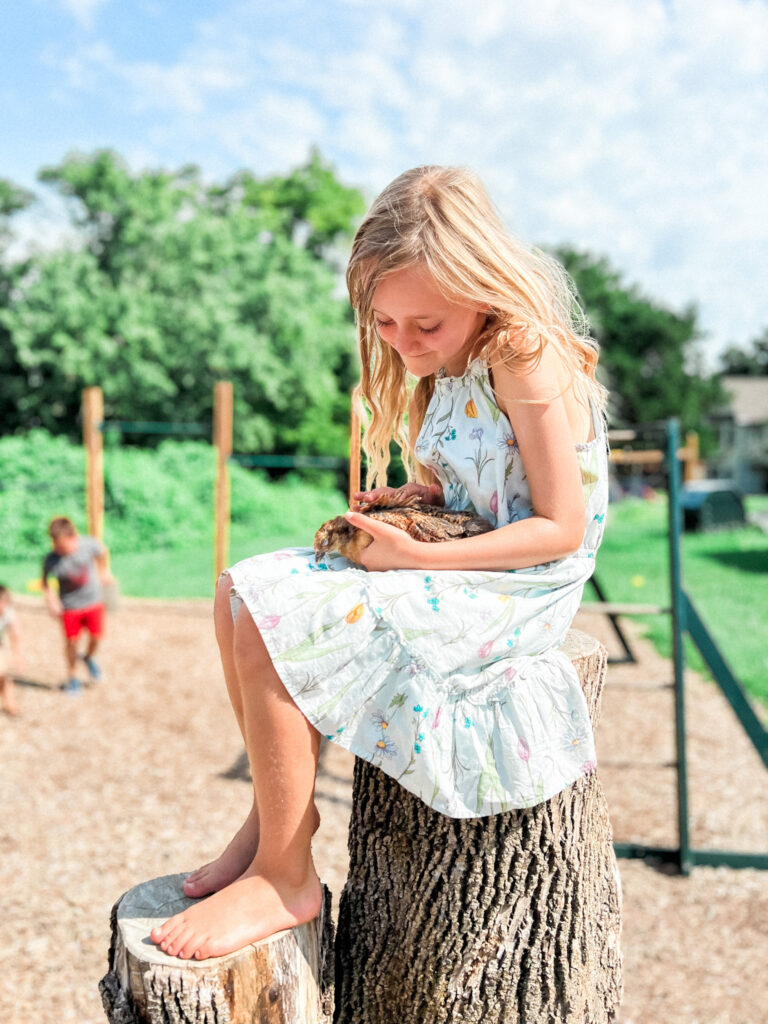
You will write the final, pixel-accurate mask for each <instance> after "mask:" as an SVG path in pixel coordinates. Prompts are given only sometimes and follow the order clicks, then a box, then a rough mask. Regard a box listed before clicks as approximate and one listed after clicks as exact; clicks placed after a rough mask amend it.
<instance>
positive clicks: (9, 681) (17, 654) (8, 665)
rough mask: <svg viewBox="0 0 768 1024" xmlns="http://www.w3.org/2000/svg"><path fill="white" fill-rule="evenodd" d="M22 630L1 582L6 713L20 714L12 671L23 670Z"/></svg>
mask: <svg viewBox="0 0 768 1024" xmlns="http://www.w3.org/2000/svg"><path fill="white" fill-rule="evenodd" d="M22 661H23V654H22V650H21V632H20V630H19V624H18V622H17V621H16V612H15V611H14V609H13V605H12V604H11V592H10V590H9V589H8V587H4V586H2V585H1V584H0V706H2V709H3V711H4V712H5V713H6V715H18V713H19V708H18V705H17V704H16V693H15V691H16V687H15V685H14V679H13V675H12V671H13V670H14V669H15V670H16V671H17V672H20V671H22V669H23V665H22Z"/></svg>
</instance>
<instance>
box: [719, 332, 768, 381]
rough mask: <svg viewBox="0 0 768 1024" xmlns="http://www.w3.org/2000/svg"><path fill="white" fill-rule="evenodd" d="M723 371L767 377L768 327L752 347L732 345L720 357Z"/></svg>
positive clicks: (735, 374)
mask: <svg viewBox="0 0 768 1024" xmlns="http://www.w3.org/2000/svg"><path fill="white" fill-rule="evenodd" d="M720 363H721V366H722V368H723V373H727V374H732V375H734V376H737V375H744V376H747V377H765V376H766V374H768V327H766V328H765V330H764V331H763V333H762V334H761V335H760V336H759V337H758V338H755V340H754V341H753V342H752V345H751V347H750V348H746V349H743V348H738V347H737V346H735V345H732V346H731V347H730V348H727V349H726V350H725V352H724V353H723V354H722V356H721V358H720Z"/></svg>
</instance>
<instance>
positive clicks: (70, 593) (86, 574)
mask: <svg viewBox="0 0 768 1024" xmlns="http://www.w3.org/2000/svg"><path fill="white" fill-rule="evenodd" d="M104 551H105V548H104V545H103V544H102V543H101V541H100V540H96V538H95V537H78V538H77V548H76V549H75V551H74V552H73V553H72V554H71V555H57V554H56V552H55V551H49V552H48V554H47V555H46V556H45V561H44V562H43V579H45V578H46V577H47V576H55V577H56V579H57V580H58V581H59V597H60V598H61V603H62V604H63V605H64V608H65V610H67V611H69V610H70V609H74V608H90V606H91V605H93V604H101V602H102V601H103V600H104V594H103V591H102V588H101V580H100V579H99V573H98V570H97V568H96V561H95V559H96V558H97V557H98V556H99V555H103V554H104Z"/></svg>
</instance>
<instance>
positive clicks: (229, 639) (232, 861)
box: [184, 575, 259, 899]
mask: <svg viewBox="0 0 768 1024" xmlns="http://www.w3.org/2000/svg"><path fill="white" fill-rule="evenodd" d="M231 587H232V580H231V579H230V577H229V575H225V576H222V577H221V579H220V580H219V583H218V586H217V587H216V598H215V600H214V604H213V621H214V625H215V627H216V640H217V641H218V644H219V652H220V654H221V667H222V668H223V670H224V680H225V682H226V684H227V692H228V694H229V700H230V703H231V704H232V710H233V711H234V713H235V718H236V719H237V724H238V726H239V727H240V733H241V735H242V737H243V742H245V726H244V723H243V699H242V696H241V694H240V677H239V676H238V674H237V666H236V665H235V650H234V640H235V624H234V621H233V619H232V609H231V606H230V603H229V594H230V589H231ZM246 614H247V613H246ZM258 845H259V809H258V807H257V805H256V796H255V794H254V798H253V803H252V805H251V809H250V811H249V812H248V816H247V817H246V819H245V821H244V822H243V824H242V825H241V826H240V828H239V830H238V831H237V832H236V833H235V835H234V836H233V838H232V839H231V840H230V842H229V844H228V846H227V847H226V849H225V850H224V852H223V853H222V854H220V855H219V856H218V857H217V858H216V860H212V861H210V863H208V864H204V865H203V866H202V867H201V868H198V869H197V871H193V872H192V873H191V874H190V875H187V878H186V880H185V882H184V893H185V894H186V895H187V896H190V897H192V898H193V899H197V898H198V897H200V896H208V895H209V893H212V892H218V891H219V889H223V888H224V886H226V885H229V884H230V883H231V882H234V880H235V879H236V878H239V877H240V875H242V873H243V872H244V871H245V869H246V868H247V867H248V865H249V864H250V863H251V861H252V860H253V858H254V857H255V856H256V850H257V848H258Z"/></svg>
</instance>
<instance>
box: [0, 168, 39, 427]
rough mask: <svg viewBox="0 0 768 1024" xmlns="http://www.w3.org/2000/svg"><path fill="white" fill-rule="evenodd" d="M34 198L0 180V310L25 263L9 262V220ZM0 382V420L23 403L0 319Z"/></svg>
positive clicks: (18, 370) (17, 368)
mask: <svg viewBox="0 0 768 1024" xmlns="http://www.w3.org/2000/svg"><path fill="white" fill-rule="evenodd" d="M34 198H35V197H34V196H33V195H32V193H31V192H28V191H27V190H26V189H23V188H19V187H18V186H17V185H14V183H13V182H11V181H7V180H6V179H5V178H0V310H3V309H6V308H7V307H8V305H9V304H10V302H11V298H12V295H13V289H14V285H15V282H16V281H17V279H18V277H19V275H20V274H21V273H23V271H24V269H25V267H26V264H25V263H18V262H17V263H16V264H15V265H14V264H13V263H12V262H11V260H10V259H9V257H8V253H7V246H8V244H9V243H10V242H11V241H12V238H13V235H12V231H11V226H10V219H11V217H12V215H13V214H14V213H18V212H19V211H20V210H24V209H26V207H28V206H29V205H30V204H31V203H32V201H33V200H34ZM0 383H1V384H2V397H3V401H2V403H0V419H1V418H2V410H3V408H5V409H14V408H16V407H18V404H19V402H20V401H22V400H23V397H24V392H25V390H26V387H25V374H24V368H23V366H22V365H21V363H20V361H19V358H18V355H17V352H16V348H15V346H14V344H13V338H12V337H11V334H10V332H9V330H8V328H7V327H6V325H5V324H4V323H3V321H2V319H0Z"/></svg>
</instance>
